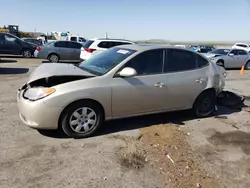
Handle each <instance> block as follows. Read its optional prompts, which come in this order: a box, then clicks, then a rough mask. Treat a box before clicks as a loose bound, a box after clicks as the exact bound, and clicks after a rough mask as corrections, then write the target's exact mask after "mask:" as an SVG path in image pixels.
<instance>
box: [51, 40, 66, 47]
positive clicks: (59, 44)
mask: <svg viewBox="0 0 250 188" xmlns="http://www.w3.org/2000/svg"><path fill="white" fill-rule="evenodd" d="M54 46H55V47H59V48H67V47H68V42H65V41H59V42H56V43H55V44H54Z"/></svg>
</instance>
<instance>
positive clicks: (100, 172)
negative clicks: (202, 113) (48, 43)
mask: <svg viewBox="0 0 250 188" xmlns="http://www.w3.org/2000/svg"><path fill="white" fill-rule="evenodd" d="M40 63H41V61H40V60H36V59H28V60H27V59H22V58H20V59H14V58H11V59H10V58H8V59H6V58H4V59H2V60H1V61H0V86H1V89H0V96H1V97H0V122H1V127H0V167H1V171H0V187H3V188H5V187H6V188H7V187H12V188H16V187H32V188H33V187H46V188H47V187H70V188H73V187H87V188H91V187H108V188H112V187H133V188H137V187H138V188H140V187H150V188H151V187H152V188H156V187H158V188H163V187H166V188H173V187H174V188H186V187H188V188H190V187H202V188H217V187H218V188H220V187H222V188H224V187H227V188H238V187H239V188H248V187H250V157H249V155H250V146H249V143H250V126H249V121H250V118H249V117H250V116H249V112H246V111H244V110H240V109H230V108H225V107H219V109H218V112H217V114H216V116H213V117H209V118H205V119H196V118H194V117H193V116H192V114H190V112H186V111H185V112H175V113H165V114H157V115H151V116H144V117H137V118H131V119H124V120H117V121H111V122H107V123H106V124H105V126H104V127H103V128H102V130H101V131H100V134H99V135H98V136H95V137H92V138H88V139H69V138H66V137H65V136H64V135H63V134H59V133H57V132H41V133H39V132H38V131H36V130H34V129H30V128H28V127H25V126H24V125H22V123H21V122H20V120H19V117H18V112H17V108H16V90H17V89H18V88H19V87H20V86H21V85H22V84H23V83H24V82H25V80H26V79H27V76H28V75H29V74H30V73H31V72H32V71H33V70H34V69H35V67H37V66H38V65H39V64H40ZM228 73H229V74H228V78H227V85H226V88H227V89H229V90H231V91H233V92H236V93H238V94H242V95H245V96H246V101H245V104H246V105H250V100H249V98H250V97H249V96H250V94H249V93H250V87H249V86H250V72H247V71H246V72H245V74H244V75H240V74H239V70H229V71H228Z"/></svg>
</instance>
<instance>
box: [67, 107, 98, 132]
mask: <svg viewBox="0 0 250 188" xmlns="http://www.w3.org/2000/svg"><path fill="white" fill-rule="evenodd" d="M96 121H97V115H96V113H95V111H94V110H93V109H91V108H87V107H82V108H79V109H77V110H75V111H74V112H73V114H72V115H71V117H70V119H69V124H70V127H71V129H72V130H73V131H74V132H77V133H86V132H88V131H90V130H91V129H93V128H94V127H95V125H96Z"/></svg>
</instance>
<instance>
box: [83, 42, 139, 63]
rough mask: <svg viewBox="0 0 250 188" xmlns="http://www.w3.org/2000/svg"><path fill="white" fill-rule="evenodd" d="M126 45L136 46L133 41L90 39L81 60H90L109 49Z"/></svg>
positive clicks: (85, 44) (85, 45)
mask: <svg viewBox="0 0 250 188" xmlns="http://www.w3.org/2000/svg"><path fill="white" fill-rule="evenodd" d="M125 44H135V43H134V42H132V41H128V40H121V39H106V38H104V39H103V38H96V39H90V40H88V41H87V42H86V43H84V46H83V47H82V48H81V54H80V59H81V60H82V61H84V60H87V59H89V58H90V57H92V56H93V55H96V54H99V53H101V52H103V51H105V50H107V49H109V48H112V47H114V46H119V45H125Z"/></svg>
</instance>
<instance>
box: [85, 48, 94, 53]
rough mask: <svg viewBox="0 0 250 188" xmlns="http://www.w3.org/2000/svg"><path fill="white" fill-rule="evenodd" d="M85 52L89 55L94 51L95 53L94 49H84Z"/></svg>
mask: <svg viewBox="0 0 250 188" xmlns="http://www.w3.org/2000/svg"><path fill="white" fill-rule="evenodd" d="M84 50H85V51H86V52H89V53H92V52H93V51H95V49H92V48H84Z"/></svg>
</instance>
